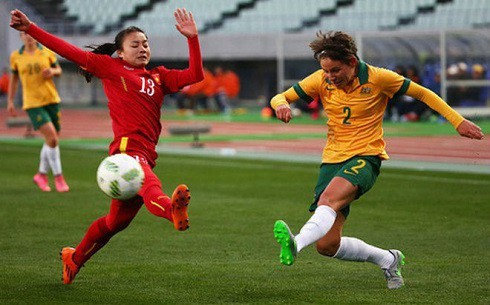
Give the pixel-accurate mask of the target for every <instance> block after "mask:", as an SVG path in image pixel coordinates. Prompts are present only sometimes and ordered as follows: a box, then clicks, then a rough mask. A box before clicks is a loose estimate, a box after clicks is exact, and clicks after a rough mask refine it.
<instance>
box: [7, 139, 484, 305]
mask: <svg viewBox="0 0 490 305" xmlns="http://www.w3.org/2000/svg"><path fill="white" fill-rule="evenodd" d="M38 152H39V147H36V146H29V145H27V146H26V145H16V144H5V143H4V144H2V145H1V146H0V156H2V157H1V158H0V165H1V167H2V172H3V174H1V175H0V184H1V185H2V191H1V193H2V194H1V195H0V196H1V200H0V227H1V229H2V237H1V243H0V252H1V257H2V263H1V264H0V304H177V303H181V304H197V303H200V304H212V303H222V304H225V303H227V304H230V303H234V304H245V303H255V304H304V303H317V304H320V303H323V304H325V303H329V304H383V303H397V304H488V303H489V302H490V297H489V292H488V282H489V279H490V271H489V269H488V265H489V264H490V257H489V254H488V253H489V250H490V240H489V236H490V234H489V233H490V232H489V231H490V230H489V229H490V226H489V223H488V215H489V212H490V207H489V205H488V198H489V197H490V176H488V175H469V174H457V173H435V172H417V171H401V170H388V169H384V170H383V171H382V174H381V176H380V177H379V179H378V182H377V184H376V185H375V187H374V188H373V189H372V190H371V191H370V192H369V193H368V194H366V195H365V196H363V197H362V198H361V199H360V200H359V201H356V202H355V203H353V207H352V211H351V215H350V216H349V219H348V222H347V224H346V227H345V229H344V235H347V236H355V237H358V238H361V239H363V240H365V241H366V242H368V243H370V244H374V245H378V246H380V247H383V248H398V249H400V250H402V251H403V252H404V254H405V255H406V256H407V265H406V266H405V268H404V269H403V275H404V276H405V281H406V286H405V287H404V288H402V289H400V290H397V291H389V290H387V289H386V284H385V281H384V279H383V275H382V273H381V271H380V270H379V269H378V268H377V267H376V266H373V265H371V264H368V263H364V264H363V263H352V262H342V261H338V260H334V259H329V258H325V257H321V256H320V255H318V254H316V253H315V251H314V247H309V248H307V249H305V250H304V251H303V252H301V253H300V255H299V257H298V259H297V261H296V263H295V265H293V266H291V267H286V266H282V265H280V264H279V257H278V256H279V248H278V246H277V244H276V242H275V241H274V238H273V235H272V227H273V224H274V221H275V220H276V219H284V220H285V221H286V222H288V224H289V225H290V226H291V228H292V230H293V231H294V232H297V231H298V230H299V228H300V227H301V225H302V224H303V223H304V222H305V221H306V220H307V219H308V217H309V213H308V212H307V207H308V205H309V202H310V200H311V198H312V191H313V187H314V184H315V182H316V175H317V171H318V166H317V165H311V164H310V165H305V164H296V163H279V162H277V163H276V162H270V161H263V162H261V161H257V160H253V161H247V160H240V161H237V160H233V159H218V158H199V157H183V156H175V155H162V156H161V157H160V159H159V166H157V168H156V169H155V171H156V173H157V174H158V175H159V177H160V178H161V180H162V182H163V185H164V189H165V190H166V191H167V192H168V193H171V191H172V189H173V188H174V187H175V186H176V185H177V184H178V183H182V182H185V183H187V184H188V185H189V186H190V188H191V192H192V197H193V199H192V203H191V206H190V216H191V228H190V230H189V231H187V232H177V231H175V230H174V229H173V226H172V225H171V224H170V223H168V222H166V221H165V220H162V219H158V218H156V217H155V216H153V215H151V214H150V213H149V212H147V211H146V210H145V209H144V208H143V209H142V210H141V211H140V213H139V215H138V216H137V217H136V218H135V220H134V221H133V223H132V224H131V225H130V227H129V228H127V229H126V230H124V231H123V232H121V233H119V234H118V235H116V236H115V237H114V238H113V239H112V240H111V241H110V243H109V244H108V245H107V246H106V247H105V248H103V249H102V250H101V251H100V252H99V253H97V254H96V255H95V256H94V257H93V258H92V259H91V260H90V261H89V262H88V263H87V264H86V267H84V268H83V269H82V270H81V272H80V273H79V275H78V276H77V278H76V280H75V282H74V284H73V285H70V286H64V285H62V284H61V280H60V279H61V263H60V261H59V258H58V252H59V250H60V248H61V247H63V246H66V245H76V244H77V243H78V242H79V241H80V239H81V238H82V237H83V235H84V233H85V231H86V229H87V227H88V226H89V225H90V224H91V222H92V221H94V220H95V219H96V218H98V217H100V216H101V215H104V213H106V212H107V210H108V207H109V200H108V199H107V198H106V197H105V196H104V195H103V194H102V192H101V191H99V190H98V189H97V185H96V181H95V171H96V168H97V166H98V163H99V162H100V161H101V160H102V158H103V157H104V156H105V155H106V152H105V151H80V150H76V149H62V159H63V167H64V172H65V175H66V179H67V181H68V183H69V184H70V187H71V191H70V192H69V193H66V194H58V193H56V192H52V193H41V192H40V191H38V190H37V189H36V188H35V186H34V184H33V183H32V181H31V179H32V175H33V174H34V172H35V170H36V168H37V162H38Z"/></svg>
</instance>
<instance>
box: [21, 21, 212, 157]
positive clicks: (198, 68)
mask: <svg viewBox="0 0 490 305" xmlns="http://www.w3.org/2000/svg"><path fill="white" fill-rule="evenodd" d="M27 33H28V34H29V35H31V36H32V37H33V38H35V39H36V40H37V41H39V42H40V43H41V44H43V45H45V46H46V47H47V48H49V49H51V50H53V51H54V52H56V53H58V54H59V55H60V56H63V57H65V58H66V59H68V60H70V61H73V62H74V63H76V64H78V65H79V66H80V67H82V68H83V69H85V70H86V71H87V72H89V73H91V74H93V75H95V76H96V77H98V78H100V79H101V81H102V85H103V87H104V91H105V94H106V96H107V99H108V107H109V113H110V116H111V119H112V130H113V132H114V141H113V142H112V143H111V145H110V150H109V153H110V154H114V153H118V152H120V151H121V150H122V149H121V145H125V147H124V149H125V150H137V151H139V152H140V153H141V154H144V155H143V156H142V157H145V158H147V161H148V162H149V163H150V164H151V165H154V164H155V163H154V162H155V159H156V156H157V155H156V152H155V146H156V145H157V143H158V139H159V137H160V133H161V130H162V125H161V123H160V115H161V110H160V109H161V107H162V104H163V99H164V96H165V95H166V94H169V93H174V92H177V91H179V90H180V89H181V88H183V87H185V86H187V85H190V84H193V83H196V82H199V81H201V80H202V79H203V78H204V76H203V67H202V59H201V51H200V47H199V40H198V38H197V36H196V37H193V38H189V39H188V45H189V68H188V69H185V70H173V69H167V68H165V67H164V66H159V67H157V68H154V69H152V70H147V69H145V68H137V67H134V66H131V65H130V64H128V63H126V62H125V61H123V60H122V59H119V58H113V57H111V56H108V55H101V54H95V53H93V52H89V51H85V50H82V49H80V48H78V47H76V46H74V45H72V44H70V43H68V42H66V41H64V40H62V39H60V38H58V37H56V36H54V35H51V34H49V33H48V32H46V31H44V30H42V29H41V28H39V27H37V26H36V25H34V24H31V26H30V27H29V29H28V30H27ZM126 146H127V147H126Z"/></svg>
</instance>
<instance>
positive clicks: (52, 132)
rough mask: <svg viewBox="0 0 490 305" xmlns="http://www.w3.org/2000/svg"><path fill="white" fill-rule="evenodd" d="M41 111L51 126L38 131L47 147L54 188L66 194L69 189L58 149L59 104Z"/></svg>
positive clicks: (42, 127) (48, 125)
mask: <svg viewBox="0 0 490 305" xmlns="http://www.w3.org/2000/svg"><path fill="white" fill-rule="evenodd" d="M43 109H45V111H46V113H47V114H48V115H49V119H50V122H51V124H49V123H48V124H45V125H43V126H41V128H40V129H39V130H40V131H41V133H42V134H43V135H44V138H45V142H46V143H47V145H48V149H47V157H48V162H49V165H50V167H51V171H52V172H53V175H54V183H55V187H56V190H57V191H58V192H68V191H69V190H70V188H69V186H68V184H67V183H66V181H65V178H64V176H63V170H62V167H61V155H60V148H59V132H60V107H59V104H51V105H47V106H44V107H43ZM44 126H46V129H44V128H45V127H44Z"/></svg>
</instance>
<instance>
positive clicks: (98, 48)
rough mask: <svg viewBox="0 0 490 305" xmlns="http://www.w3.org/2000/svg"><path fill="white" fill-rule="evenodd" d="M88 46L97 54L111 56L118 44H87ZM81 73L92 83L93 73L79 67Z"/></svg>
mask: <svg viewBox="0 0 490 305" xmlns="http://www.w3.org/2000/svg"><path fill="white" fill-rule="evenodd" d="M86 48H90V49H92V53H95V54H105V55H109V56H111V55H112V54H113V53H114V52H116V51H117V49H118V48H117V46H116V44H115V43H104V44H101V45H90V46H86ZM79 72H80V74H82V75H83V77H85V80H86V81H87V83H90V82H91V81H92V77H93V75H92V74H91V73H88V72H87V71H86V70H84V69H82V68H79Z"/></svg>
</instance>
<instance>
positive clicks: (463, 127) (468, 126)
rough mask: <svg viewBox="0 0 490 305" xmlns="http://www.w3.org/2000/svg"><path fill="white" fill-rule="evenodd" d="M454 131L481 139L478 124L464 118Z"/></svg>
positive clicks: (464, 135)
mask: <svg viewBox="0 0 490 305" xmlns="http://www.w3.org/2000/svg"><path fill="white" fill-rule="evenodd" d="M456 131H457V132H458V133H459V134H460V135H462V136H463V137H467V138H470V139H477V140H481V139H483V132H482V131H481V128H480V126H478V125H476V124H475V123H473V122H471V121H468V120H466V119H465V120H464V121H463V122H462V123H461V124H459V126H458V128H456Z"/></svg>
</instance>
